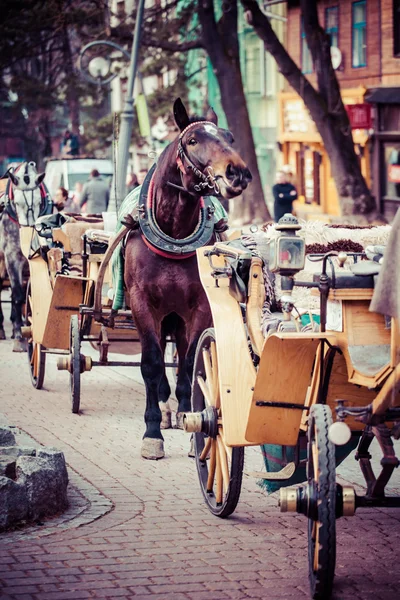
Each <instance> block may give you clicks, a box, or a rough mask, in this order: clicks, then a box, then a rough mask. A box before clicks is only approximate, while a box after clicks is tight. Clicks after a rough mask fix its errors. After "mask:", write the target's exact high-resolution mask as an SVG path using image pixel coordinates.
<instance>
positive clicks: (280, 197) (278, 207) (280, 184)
mask: <svg viewBox="0 0 400 600" xmlns="http://www.w3.org/2000/svg"><path fill="white" fill-rule="evenodd" d="M272 194H273V196H274V219H275V223H278V221H279V219H280V218H281V217H283V215H284V214H285V213H291V212H292V211H293V202H294V200H296V199H297V190H296V188H295V187H294V185H293V184H292V183H290V182H289V181H288V176H287V174H286V173H285V172H283V171H278V173H277V174H276V184H275V185H274V186H273V188H272Z"/></svg>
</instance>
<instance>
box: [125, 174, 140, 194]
mask: <svg viewBox="0 0 400 600" xmlns="http://www.w3.org/2000/svg"><path fill="white" fill-rule="evenodd" d="M139 185H140V184H139V181H138V178H137V175H136V173H129V175H128V177H127V178H126V189H127V191H128V194H129V192H131V191H132V190H134V189H135V188H137V187H138V186H139Z"/></svg>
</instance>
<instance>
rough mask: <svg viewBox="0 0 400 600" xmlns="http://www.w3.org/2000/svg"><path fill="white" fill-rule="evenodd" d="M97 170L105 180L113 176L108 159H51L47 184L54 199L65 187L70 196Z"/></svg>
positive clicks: (47, 173)
mask: <svg viewBox="0 0 400 600" xmlns="http://www.w3.org/2000/svg"><path fill="white" fill-rule="evenodd" d="M93 169H97V170H98V171H99V173H100V175H101V176H102V177H104V179H109V180H110V183H111V178H112V175H113V164H112V161H111V160H109V159H107V158H87V157H85V158H79V157H76V158H74V157H71V158H51V159H49V160H48V161H47V163H46V177H45V183H46V186H47V188H48V190H49V192H50V195H51V196H52V197H54V195H55V193H56V191H57V189H58V188H60V187H63V188H65V189H66V190H68V192H69V194H70V196H72V195H73V193H74V191H75V185H76V184H77V183H81V184H84V183H85V182H86V181H87V180H88V179H89V175H90V172H91V171H92V170H93Z"/></svg>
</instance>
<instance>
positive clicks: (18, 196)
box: [8, 162, 45, 227]
mask: <svg viewBox="0 0 400 600" xmlns="http://www.w3.org/2000/svg"><path fill="white" fill-rule="evenodd" d="M44 176H45V174H44V173H40V174H38V172H37V170H36V163H34V162H24V163H22V164H21V165H20V166H19V167H18V168H17V169H16V170H15V171H10V172H9V173H8V177H9V179H10V181H11V184H12V189H11V190H10V193H9V198H10V202H11V203H12V204H13V205H14V208H15V213H16V215H17V217H18V222H19V224H20V225H21V226H23V227H26V226H33V225H34V224H35V221H36V219H37V218H38V217H39V214H40V207H41V202H42V193H41V190H40V184H41V183H42V181H43V179H44Z"/></svg>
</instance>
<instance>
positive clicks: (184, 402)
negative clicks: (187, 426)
mask: <svg viewBox="0 0 400 600" xmlns="http://www.w3.org/2000/svg"><path fill="white" fill-rule="evenodd" d="M175 338H176V349H177V351H178V378H177V382H176V392H175V393H176V398H177V400H178V411H177V413H176V428H177V429H183V414H184V413H185V412H190V409H191V406H190V396H191V387H192V386H191V384H192V379H191V374H189V372H188V370H187V358H186V355H187V351H188V340H187V336H186V327H185V323H184V321H183V320H182V319H181V320H180V323H178V325H177V328H176V331H175ZM192 371H193V369H192Z"/></svg>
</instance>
